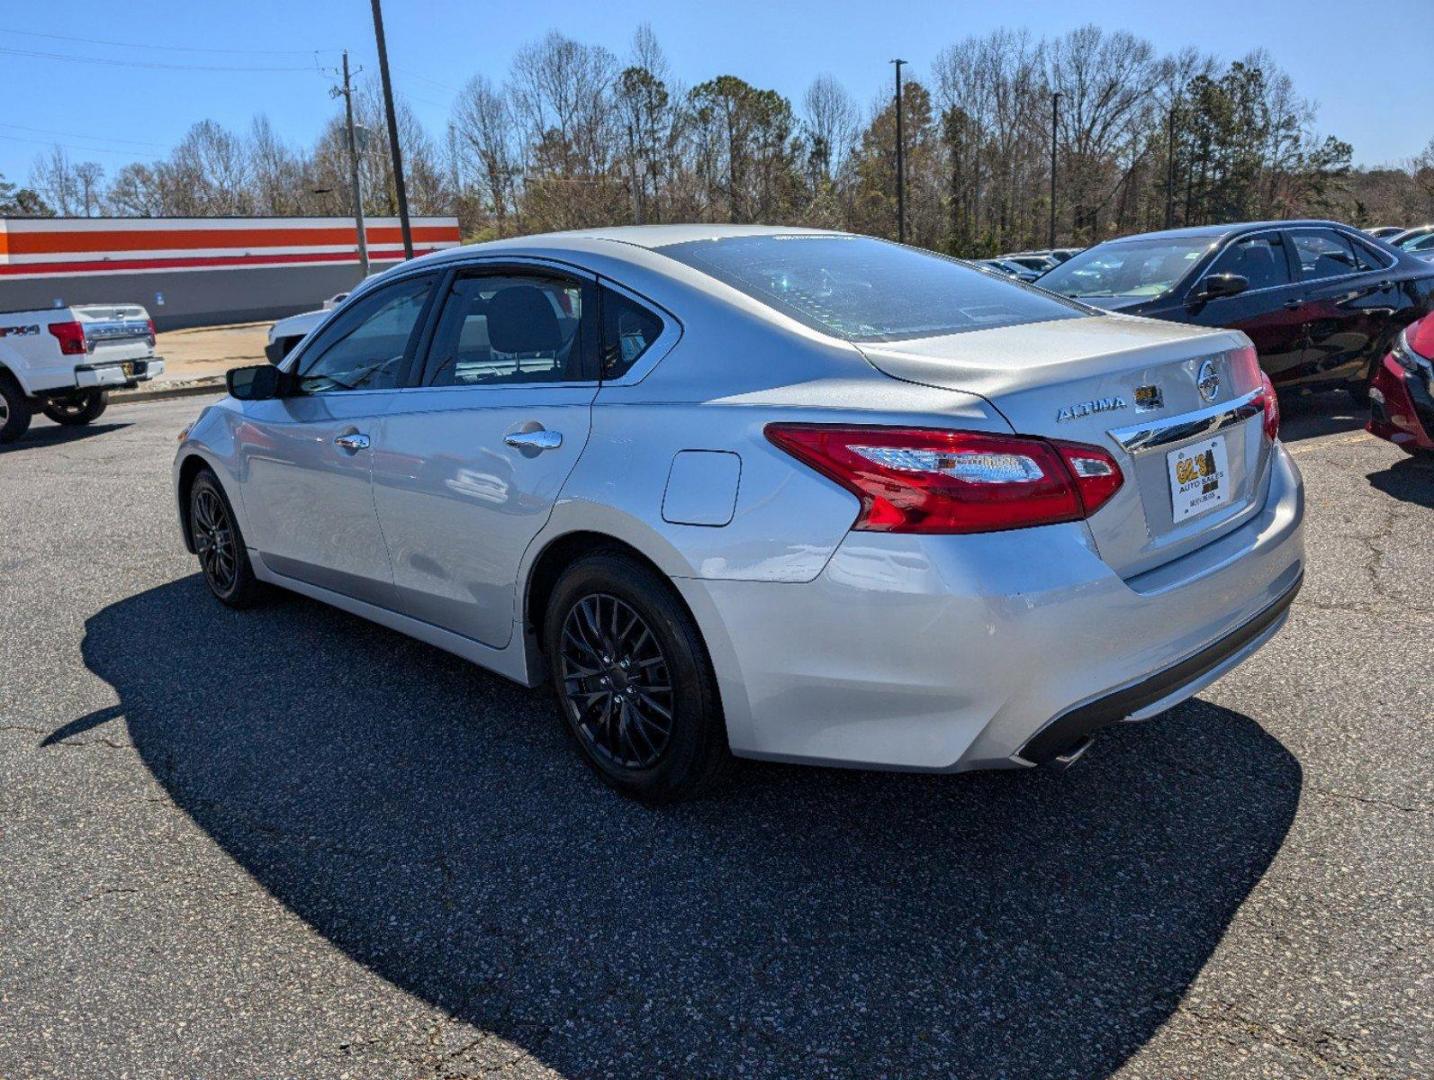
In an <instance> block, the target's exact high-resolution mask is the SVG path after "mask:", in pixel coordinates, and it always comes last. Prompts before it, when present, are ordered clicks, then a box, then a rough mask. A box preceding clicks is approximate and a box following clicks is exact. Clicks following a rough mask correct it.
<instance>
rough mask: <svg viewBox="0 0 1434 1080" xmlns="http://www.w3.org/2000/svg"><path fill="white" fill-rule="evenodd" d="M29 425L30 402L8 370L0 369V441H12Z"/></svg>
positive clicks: (23, 432)
mask: <svg viewBox="0 0 1434 1080" xmlns="http://www.w3.org/2000/svg"><path fill="white" fill-rule="evenodd" d="M29 427H30V403H29V402H28V401H26V400H25V392H24V391H23V390H21V389H20V384H19V383H18V382H16V381H15V376H13V375H11V374H10V373H9V372H8V371H0V443H12V442H14V441H15V440H16V439H18V438H19V437H20V436H21V435H23V434H25V432H26V431H27V430H28V429H29Z"/></svg>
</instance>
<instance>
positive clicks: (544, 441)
mask: <svg viewBox="0 0 1434 1080" xmlns="http://www.w3.org/2000/svg"><path fill="white" fill-rule="evenodd" d="M503 441H504V442H505V443H507V444H508V445H509V446H511V447H514V448H515V449H518V450H556V449H557V448H558V447H560V446H562V445H563V433H562V432H561V431H549V430H548V429H547V428H539V429H538V430H537V431H514V432H511V433H510V434H508V435H504V436H503Z"/></svg>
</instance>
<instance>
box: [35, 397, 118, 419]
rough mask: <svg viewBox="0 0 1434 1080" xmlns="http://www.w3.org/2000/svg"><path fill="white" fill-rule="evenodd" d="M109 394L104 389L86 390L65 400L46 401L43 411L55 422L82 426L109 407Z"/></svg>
mask: <svg viewBox="0 0 1434 1080" xmlns="http://www.w3.org/2000/svg"><path fill="white" fill-rule="evenodd" d="M109 403H110V395H109V393H108V391H105V390H86V391H85V392H84V393H82V394H77V395H75V397H73V398H71V399H69V400H67V401H47V402H46V403H45V405H44V408H43V412H44V414H45V415H46V416H48V417H49V418H50V419H51V420H53V421H54V422H55V423H57V424H64V425H65V426H66V427H83V426H84V425H85V424H90V423H93V422H94V421H96V420H98V419H99V418H100V414H101V413H103V412H104V411H105V409H106V408H108V407H109Z"/></svg>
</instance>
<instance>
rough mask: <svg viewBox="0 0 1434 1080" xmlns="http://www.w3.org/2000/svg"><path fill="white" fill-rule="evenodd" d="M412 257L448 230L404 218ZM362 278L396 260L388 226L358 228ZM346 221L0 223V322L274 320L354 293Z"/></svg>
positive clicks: (379, 222) (355, 271)
mask: <svg viewBox="0 0 1434 1080" xmlns="http://www.w3.org/2000/svg"><path fill="white" fill-rule="evenodd" d="M412 231H413V247H414V253H415V254H418V255H422V254H426V253H428V252H430V251H437V250H439V249H441V248H448V247H456V246H457V244H458V243H459V234H458V219H457V218H453V217H420V218H413V219H412ZM366 236H367V240H368V250H369V262H370V269H371V271H372V272H374V273H376V272H378V271H379V270H384V269H387V268H388V267H389V266H392V265H393V264H394V263H396V262H398V261H399V260H401V259H402V258H403V239H402V235H401V234H400V231H399V224H398V219H397V218H371V219H369V220H368V222H367V223H366ZM357 240H358V236H357V230H356V229H355V227H354V223H353V219H352V218H331V217H306V218H295V217H288V218H284V217H257V218H13V217H12V218H6V217H0V311H14V310H24V309H27V308H35V307H53V306H62V305H64V304H88V303H122V302H130V303H139V304H143V305H144V306H145V307H146V308H147V309H148V310H149V313H150V315H151V316H152V317H153V318H154V321H155V325H156V326H157V327H158V328H159V329H161V330H170V329H175V328H178V327H184V326H206V325H216V324H221V323H229V322H248V321H254V320H260V319H272V318H278V317H280V316H283V315H289V314H293V313H294V312H297V311H308V310H311V309H313V308H315V307H317V306H318V305H319V304H320V303H321V302H322V301H324V300H325V299H327V298H328V297H330V296H332V295H333V294H334V293H338V292H344V291H346V290H348V289H350V288H352V287H353V286H354V285H355V284H357V282H358V280H359V276H360V271H359V259H358V244H357Z"/></svg>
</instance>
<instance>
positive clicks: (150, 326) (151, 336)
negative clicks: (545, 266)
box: [144, 293, 567, 345]
mask: <svg viewBox="0 0 1434 1080" xmlns="http://www.w3.org/2000/svg"><path fill="white" fill-rule="evenodd" d="M564 295H567V294H566V293H565V294H564ZM144 326H145V329H146V330H148V331H149V343H150V344H151V345H153V344H154V320H153V319H146V320H145V324H144Z"/></svg>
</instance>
